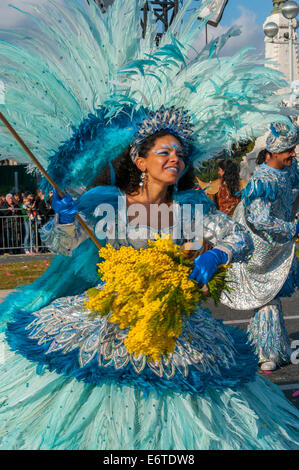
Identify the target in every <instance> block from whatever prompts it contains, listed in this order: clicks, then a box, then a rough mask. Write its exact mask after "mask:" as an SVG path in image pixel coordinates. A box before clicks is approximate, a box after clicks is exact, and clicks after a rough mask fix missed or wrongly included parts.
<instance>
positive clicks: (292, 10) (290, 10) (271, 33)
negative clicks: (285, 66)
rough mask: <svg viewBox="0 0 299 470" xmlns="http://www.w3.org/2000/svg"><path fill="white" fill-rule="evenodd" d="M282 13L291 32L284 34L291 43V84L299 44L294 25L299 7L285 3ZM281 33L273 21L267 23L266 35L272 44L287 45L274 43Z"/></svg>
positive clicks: (290, 2)
mask: <svg viewBox="0 0 299 470" xmlns="http://www.w3.org/2000/svg"><path fill="white" fill-rule="evenodd" d="M281 12H282V14H283V16H284V17H285V18H286V19H287V20H288V22H289V32H288V33H285V34H284V37H285V39H286V40H287V41H288V42H289V68H290V82H291V83H292V82H293V80H294V60H293V54H294V45H295V44H298V43H297V42H296V41H295V40H294V32H295V29H296V28H297V23H296V27H294V25H293V21H292V20H293V19H294V18H296V16H297V15H298V14H299V6H298V4H297V3H296V2H294V1H287V2H286V3H284V5H283V6H282V8H281ZM278 32H279V27H278V26H277V24H276V23H274V22H273V21H271V22H270V23H267V24H266V25H265V26H264V33H265V35H266V36H267V37H268V38H270V39H271V43H274V44H285V42H281V41H277V40H275V41H274V38H275V36H277V34H278Z"/></svg>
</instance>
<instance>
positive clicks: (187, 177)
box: [91, 129, 195, 197]
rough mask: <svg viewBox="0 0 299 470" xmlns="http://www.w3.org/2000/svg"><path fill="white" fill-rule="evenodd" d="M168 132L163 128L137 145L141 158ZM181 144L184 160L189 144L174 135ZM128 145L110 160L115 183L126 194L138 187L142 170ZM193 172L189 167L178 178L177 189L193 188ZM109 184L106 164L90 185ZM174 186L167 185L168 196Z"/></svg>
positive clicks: (188, 150) (108, 170) (109, 175)
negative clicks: (133, 160)
mask: <svg viewBox="0 0 299 470" xmlns="http://www.w3.org/2000/svg"><path fill="white" fill-rule="evenodd" d="M169 134H170V132H169V131H168V130H167V129H163V130H161V131H158V132H156V133H155V134H152V135H151V136H149V137H148V138H147V139H146V140H145V141H144V142H143V143H142V144H141V145H140V147H139V149H138V152H139V156H140V157H142V158H146V157H147V155H148V152H149V151H150V149H151V148H152V147H153V145H154V144H155V141H156V140H157V139H158V138H159V137H164V136H165V135H169ZM175 137H176V138H177V139H178V140H179V142H180V143H181V145H182V148H183V154H184V159H185V161H187V160H188V157H189V155H190V153H191V151H192V148H191V146H189V145H188V146H187V145H186V144H184V143H183V142H182V141H181V139H180V138H179V137H177V136H175ZM130 148H131V147H130V146H129V147H127V148H126V149H125V150H124V152H123V153H121V154H120V155H119V156H118V157H116V158H115V159H114V160H113V161H112V166H113V169H114V172H115V177H116V181H115V185H116V186H117V187H118V188H119V189H121V190H122V191H124V192H125V193H126V194H134V193H136V192H137V191H138V189H139V183H140V181H141V174H142V172H141V171H140V170H139V169H138V168H137V166H136V165H135V163H133V162H132V159H131V156H130ZM194 181H195V174H194V168H193V167H190V168H189V169H188V170H187V171H186V173H185V174H184V175H183V176H182V177H181V178H180V180H179V182H178V191H183V190H185V189H192V188H194V186H195V184H194ZM109 184H111V174H110V167H109V165H107V166H106V167H105V168H104V169H103V170H102V171H101V173H100V174H99V175H98V176H96V178H95V179H94V180H93V182H92V183H91V187H92V188H93V187H95V186H105V185H109ZM173 189H174V186H169V188H168V197H171V195H172V192H173Z"/></svg>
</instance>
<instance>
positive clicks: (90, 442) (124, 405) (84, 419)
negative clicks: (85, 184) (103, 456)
mask: <svg viewBox="0 0 299 470" xmlns="http://www.w3.org/2000/svg"><path fill="white" fill-rule="evenodd" d="M184 119H185V121H183V120H182V116H181V112H180V111H177V110H174V109H172V110H160V111H159V112H157V113H156V114H154V115H153V116H152V117H150V118H149V119H147V120H146V121H143V122H142V123H141V127H140V131H139V132H138V133H137V135H135V138H134V140H133V142H132V145H131V146H130V148H128V149H127V150H126V151H125V152H124V153H123V154H122V156H121V157H120V158H119V159H118V168H119V171H117V172H116V183H117V182H118V181H119V183H118V185H117V186H113V185H108V186H96V187H94V188H93V189H91V190H90V191H88V192H87V193H86V194H85V195H83V196H81V198H79V200H78V202H77V203H75V202H74V201H73V200H72V198H71V197H70V196H66V197H65V198H63V199H62V200H60V199H59V197H58V196H57V193H55V195H54V201H53V207H54V209H55V211H56V212H57V216H56V220H55V222H54V223H50V224H48V225H47V226H46V227H45V228H44V230H43V239H44V242H45V243H50V245H51V246H52V247H53V248H54V249H56V250H58V251H60V252H62V253H64V254H63V255H60V256H58V257H57V258H56V260H55V261H54V262H53V263H52V265H51V268H50V270H51V271H52V273H50V272H48V273H47V275H46V277H45V278H44V280H43V281H42V280H41V281H39V282H40V288H39V292H40V293H41V294H42V291H45V292H46V291H48V289H52V287H51V285H53V283H54V282H55V283H58V284H60V286H61V277H63V278H64V279H68V281H69V285H67V284H65V285H63V287H62V286H61V288H62V290H61V292H62V291H63V293H64V295H65V296H64V297H60V298H57V299H56V300H54V301H52V302H51V303H49V305H47V306H46V307H44V308H42V309H40V310H36V309H35V308H32V306H31V307H29V306H27V308H26V309H23V310H17V309H16V308H15V311H14V316H13V320H12V321H11V322H9V323H8V325H7V329H6V339H7V345H6V341H5V340H4V339H3V341H4V347H5V353H6V354H7V359H6V361H5V364H4V365H3V366H2V370H1V379H2V380H1V392H0V393H1V395H0V397H1V402H2V404H3V406H2V407H1V412H0V422H1V433H0V447H1V448H2V449H138V450H140V449H164V450H173V449H238V450H240V449H298V448H299V424H298V422H299V421H298V418H299V412H298V410H297V409H296V408H294V407H293V406H292V405H291V404H290V403H289V402H288V401H287V400H286V399H285V398H284V396H283V394H282V393H281V392H280V390H279V389H278V387H276V386H274V385H272V384H271V383H270V382H267V381H266V380H265V379H263V378H260V377H257V375H256V368H257V358H256V357H255V355H254V353H253V350H252V347H251V346H250V345H249V344H248V341H247V336H246V334H245V333H244V332H243V331H242V330H238V329H236V328H232V327H227V326H224V325H223V324H222V322H221V321H219V320H215V319H213V318H212V317H211V316H210V314H209V312H208V311H207V310H204V309H202V307H201V306H198V308H197V310H196V312H195V313H193V314H192V316H191V317H190V318H189V319H185V320H184V322H183V329H182V333H181V335H180V336H179V338H177V340H176V348H175V350H174V353H172V354H170V355H168V356H167V357H164V356H163V357H162V359H161V362H160V363H156V362H154V361H149V360H147V358H146V357H145V356H143V355H140V356H139V357H138V358H135V357H134V355H133V354H129V353H128V351H127V350H126V347H125V344H124V340H125V338H126V334H127V331H126V330H121V329H120V328H119V326H118V325H117V324H113V323H110V322H109V321H107V319H106V318H104V319H98V318H97V319H96V320H91V319H90V318H89V316H88V314H89V311H88V310H86V308H84V301H85V300H86V298H87V296H86V294H85V293H83V294H80V295H72V292H73V291H74V284H76V283H77V282H79V279H78V275H79V277H80V278H82V272H81V266H82V265H83V264H84V266H85V270H86V266H89V269H88V271H89V276H86V273H87V271H85V273H83V279H84V282H85V285H86V283H89V285H95V284H96V283H97V280H96V276H95V277H94V279H92V274H95V269H94V266H95V264H96V252H95V248H94V247H93V246H92V243H91V242H90V240H85V241H84V239H85V238H86V236H85V235H84V234H83V233H82V232H81V230H80V228H79V226H78V225H76V223H75V222H74V219H75V214H76V211H77V206H78V210H79V211H80V212H81V213H82V214H84V215H85V218H86V220H87V221H88V223H89V224H90V225H91V226H92V227H93V229H94V232H95V234H96V236H97V237H98V238H99V239H100V240H101V242H102V243H103V244H105V243H106V241H107V239H108V241H109V242H110V243H112V244H113V245H114V247H116V248H120V247H121V246H133V247H135V248H136V249H140V248H144V247H145V246H146V244H147V239H149V238H151V236H152V235H153V232H156V233H161V232H163V233H170V234H172V237H173V238H174V236H173V233H174V231H175V227H176V225H177V224H178V223H179V222H180V221H181V222H182V226H184V223H186V220H182V219H181V218H182V214H181V212H180V211H179V212H177V210H175V208H177V207H180V206H181V205H182V204H187V203H188V204H190V205H191V206H192V208H193V210H192V211H191V213H190V215H189V217H191V219H190V220H189V222H191V224H188V225H189V226H190V227H192V220H193V221H194V217H195V209H196V205H197V204H200V205H201V206H202V207H203V219H202V223H203V239H204V240H205V241H207V242H208V243H209V244H212V245H213V246H214V248H213V249H212V250H210V251H209V252H206V253H204V254H203V255H201V256H199V257H198V258H197V259H196V260H195V265H194V270H193V273H192V275H191V277H192V278H193V279H195V280H197V281H198V282H199V283H201V284H205V283H207V282H208V280H209V279H210V278H211V276H212V275H213V274H214V273H215V271H216V269H217V267H218V266H219V265H220V264H224V263H230V262H232V263H234V262H237V261H242V260H245V259H246V257H247V256H248V253H250V249H251V240H250V238H249V237H248V235H247V233H246V232H245V231H244V229H243V228H242V226H239V225H238V224H236V223H234V222H233V221H232V220H231V219H230V218H229V217H227V216H226V215H225V214H223V213H221V212H218V211H217V210H215V208H214V206H213V204H212V203H211V202H210V201H209V200H208V199H207V198H206V196H205V195H204V193H203V192H199V191H194V190H193V189H188V187H189V188H190V186H192V183H191V180H190V170H192V167H191V166H190V150H189V152H188V147H187V145H186V144H187V142H188V137H190V136H188V131H189V130H190V127H189V124H188V120H187V119H186V116H184ZM186 136H188V137H186ZM186 168H187V169H188V171H187V172H186V173H184V172H185V171H186ZM124 169H126V172H127V175H128V179H126V180H125V181H124V180H123V171H124ZM112 171H113V166H111V167H110V172H111V173H112ZM183 173H184V174H183ZM181 176H182V179H180V177H181ZM176 184H179V187H178V191H177V192H176V193H175V194H174V193H173V190H174V189H173V188H174V186H175V185H176ZM119 186H121V187H123V188H124V189H125V188H126V191H124V190H120V188H119ZM184 187H185V189H183V188H184ZM119 199H123V204H124V205H125V207H126V208H127V210H125V216H124V217H122V216H118V217H117V220H112V219H109V220H108V221H107V220H106V221H105V223H103V205H102V204H105V205H104V207H105V209H104V210H106V211H107V203H109V204H110V205H112V206H113V207H118V205H119V204H120V202H119ZM131 204H140V205H141V206H142V207H144V208H146V213H147V216H146V220H144V221H142V220H141V224H140V222H139V224H140V225H139V227H137V228H136V226H135V225H133V223H130V222H132V220H130V218H129V216H128V215H127V214H128V213H129V208H130V205H131ZM153 204H158V205H161V204H165V205H167V206H170V207H172V208H173V211H172V213H171V223H170V224H169V225H168V226H163V222H161V223H160V224H159V225H158V226H150V225H149V222H148V215H149V211H150V207H151V206H152V205H153ZM135 207H136V206H135ZM127 211H128V212H127ZM178 214H179V215H178ZM142 222H143V223H142ZM187 222H188V221H187ZM145 229H146V230H145ZM136 230H139V231H140V232H139V236H136ZM103 233H105V234H106V237H105V239H103ZM123 233H126V238H123V236H122V235H121V234H123ZM176 234H177V232H176ZM184 236H185V237H186V238H187V240H189V239H191V233H190V234H187V233H186V231H185V234H184ZM184 236H181V237H180V239H178V240H176V241H177V243H180V244H182V243H183V242H184V239H186V238H184ZM90 263H91V264H90ZM66 266H68V268H67V267H66ZM70 266H71V268H70ZM71 284H72V287H71ZM82 287H83V286H82ZM37 288H38V286H37V285H36V287H35V289H36V294H35V297H36V296H38V291H37ZM82 290H83V289H82ZM23 295H28V289H27V293H26V289H25V291H24V294H23ZM13 300H14V299H13V297H12V298H11V299H10V300H8V301H6V303H5V304H6V307H5V306H4V308H3V307H2V310H5V308H7V307H8V305H9V304H11V302H13ZM28 307H29V308H28ZM278 423H279V424H278Z"/></svg>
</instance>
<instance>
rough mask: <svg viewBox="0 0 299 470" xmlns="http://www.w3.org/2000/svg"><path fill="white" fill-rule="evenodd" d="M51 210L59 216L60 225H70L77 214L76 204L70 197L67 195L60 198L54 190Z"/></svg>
mask: <svg viewBox="0 0 299 470" xmlns="http://www.w3.org/2000/svg"><path fill="white" fill-rule="evenodd" d="M52 209H54V211H55V212H56V214H59V223H60V224H72V223H73V222H74V221H75V218H76V214H77V212H78V209H77V203H76V202H75V201H73V199H72V196H71V195H70V194H67V195H66V196H64V198H61V197H60V196H59V194H58V192H57V191H56V189H55V188H54V189H53V198H52Z"/></svg>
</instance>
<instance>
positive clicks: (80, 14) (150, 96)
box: [0, 0, 285, 186]
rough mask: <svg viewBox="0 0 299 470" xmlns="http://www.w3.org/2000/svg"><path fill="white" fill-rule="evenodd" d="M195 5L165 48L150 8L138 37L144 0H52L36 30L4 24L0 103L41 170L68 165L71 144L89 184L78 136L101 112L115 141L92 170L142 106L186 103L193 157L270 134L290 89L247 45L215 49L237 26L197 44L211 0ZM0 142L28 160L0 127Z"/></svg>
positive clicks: (41, 9) (6, 153)
mask: <svg viewBox="0 0 299 470" xmlns="http://www.w3.org/2000/svg"><path fill="white" fill-rule="evenodd" d="M191 4H192V2H191V1H190V0H188V1H186V2H185V3H184V5H183V6H182V7H181V9H180V11H179V13H178V15H177V16H176V17H175V19H174V21H173V23H172V25H171V26H170V28H169V30H168V31H167V32H166V33H165V34H164V35H163V37H162V38H161V42H160V45H159V46H157V45H156V43H155V35H156V25H155V21H154V17H153V15H152V12H149V23H148V29H147V32H146V35H145V37H144V38H143V37H142V31H141V26H140V9H141V7H142V6H143V1H141V0H131V1H130V2H123V1H121V0H115V2H114V3H113V5H112V7H111V8H109V9H108V11H107V14H105V15H103V14H102V13H101V11H100V9H99V8H98V7H97V6H96V5H95V4H94V2H92V3H91V5H90V7H88V6H87V5H86V8H84V6H83V3H81V2H80V0H65V3H64V4H63V5H61V3H60V2H58V1H57V0H50V1H49V2H46V3H43V4H41V5H39V6H38V8H37V9H36V10H35V11H34V14H32V15H30V19H33V20H34V21H35V28H34V30H32V31H31V35H30V37H28V31H24V30H22V29H16V30H15V31H8V30H5V29H4V30H3V29H2V30H1V38H2V39H1V41H0V61H1V79H2V80H4V81H5V86H6V97H5V101H6V103H5V105H2V106H1V108H2V110H3V112H4V114H5V115H6V117H7V119H8V120H9V121H10V122H11V123H12V124H13V125H14V127H15V128H16V130H17V131H18V132H19V134H20V135H21V137H22V138H23V139H24V141H25V142H26V143H27V145H29V147H30V148H31V149H32V150H33V152H34V153H35V154H36V155H37V157H38V158H39V160H40V161H41V163H42V164H43V165H44V166H45V168H48V169H49V170H50V169H51V168H53V166H54V162H55V161H57V158H58V156H59V158H60V159H62V160H61V164H63V163H64V164H65V166H64V168H65V172H68V171H69V170H70V160H69V156H67V157H66V160H65V162H63V159H64V158H65V156H66V153H65V152H62V149H65V146H69V153H68V155H70V152H71V149H72V152H73V153H72V158H73V161H72V164H71V171H72V175H73V178H74V181H79V180H80V184H81V186H82V184H83V186H84V185H86V183H84V182H83V181H82V179H80V176H81V174H82V162H85V164H87V162H88V161H89V158H90V156H91V153H90V150H88V151H87V150H86V151H87V155H84V152H85V150H84V149H85V146H84V142H81V147H80V146H78V147H76V151H74V150H75V149H74V148H73V147H72V145H73V144H72V142H73V141H74V136H75V135H76V131H77V130H78V129H79V128H80V126H85V122H86V119H89V116H95V117H96V116H97V115H98V113H102V111H103V112H104V114H105V116H106V119H107V121H101V122H102V124H101V125H102V126H106V125H107V122H108V121H109V123H110V128H109V136H110V139H112V140H113V141H115V143H116V144H117V145H115V146H114V150H113V152H111V151H110V150H109V153H107V154H105V153H104V152H102V151H101V152H98V153H97V154H95V155H94V156H93V158H95V160H94V161H92V166H91V171H94V172H96V171H98V169H99V168H102V167H103V165H104V164H106V163H107V162H108V161H109V160H111V159H113V158H115V157H116V156H117V154H118V153H119V151H121V149H122V145H121V144H120V139H119V137H118V133H119V129H120V128H124V126H126V131H127V135H129V134H130V133H131V134H130V135H131V136H133V132H134V127H135V125H136V120H135V119H133V120H132V121H131V122H129V121H128V120H127V119H126V117H125V116H128V115H130V116H133V115H134V113H135V111H137V112H138V110H144V113H143V114H146V112H147V110H157V109H159V108H160V107H161V106H162V105H164V106H165V107H170V106H175V107H184V108H185V109H187V110H188V111H189V113H190V115H191V116H192V120H193V122H194V137H195V141H194V153H193V159H194V164H197V162H198V161H199V160H203V159H207V158H212V157H213V156H215V155H217V154H219V151H221V150H224V149H226V150H227V151H230V150H231V148H232V145H233V144H234V143H235V142H242V141H245V140H248V139H250V138H254V137H258V136H259V135H262V134H264V132H265V130H266V128H267V124H268V123H269V122H271V121H272V120H273V119H274V118H277V117H278V116H277V115H278V114H279V109H280V107H279V106H280V102H281V99H282V97H281V95H277V94H276V93H275V92H276V91H277V90H278V89H280V88H282V87H283V86H285V82H284V80H283V78H282V75H281V74H280V73H279V72H277V71H276V70H273V69H270V68H265V67H264V64H263V62H262V61H261V60H260V59H256V58H255V57H254V56H253V55H252V54H250V53H249V52H250V51H249V49H248V48H247V49H245V50H242V51H240V52H238V53H237V54H235V55H234V56H233V57H219V56H218V54H219V51H220V50H221V49H222V48H223V46H224V45H225V43H226V41H227V40H228V39H229V37H231V36H235V35H237V34H238V33H239V29H238V28H237V27H233V28H231V29H230V30H229V31H228V32H226V33H225V34H224V35H222V36H220V37H219V38H217V39H216V40H213V42H212V43H211V44H210V45H208V46H207V47H204V48H203V49H202V50H200V49H199V50H196V51H194V44H195V43H196V38H197V36H198V34H199V32H200V31H201V29H202V28H203V26H204V24H205V22H204V21H198V17H199V16H200V11H201V9H202V8H204V6H205V5H206V2H201V3H200V4H199V6H198V7H197V8H196V9H194V12H193V13H192V14H187V12H189V10H190V8H191V6H192V5H191ZM24 5H26V2H24ZM18 11H19V12H20V15H21V14H24V15H27V13H26V12H23V10H21V9H18ZM45 45H47V47H46V50H47V54H45ZM209 51H210V52H211V54H210V57H209ZM194 54H195V59H194V60H190V57H192V55H193V57H194ZM20 65H21V67H20ZM248 111H250V112H248ZM121 116H123V121H122V122H120V121H121V120H122V119H121ZM136 116H137V115H136ZM115 120H116V121H117V125H115V128H114V130H113V125H114V124H113V123H114V122H116V121H115ZM92 122H94V124H95V125H97V128H96V131H92V129H90V138H91V136H92V135H100V134H103V133H104V129H103V128H102V130H101V129H100V128H99V126H100V124H99V122H96V119H95V120H94V121H92ZM0 139H1V149H2V152H1V153H2V155H3V158H13V159H17V160H18V161H20V162H27V156H26V154H25V153H24V151H23V150H22V149H21V148H20V147H19V145H18V144H17V143H16V142H14V141H13V139H12V138H11V135H10V134H9V133H8V131H7V130H6V129H4V128H3V127H1V128H0ZM91 141H92V139H91ZM129 141H130V139H129V138H128V139H126V142H129ZM99 142H100V140H99ZM101 143H102V142H101ZM94 145H95V146H97V145H98V144H97V143H96V141H95V142H94ZM99 145H100V146H101V144H99ZM104 147H105V148H106V146H104ZM80 148H81V150H80ZM79 150H80V151H79ZM95 153H96V152H95ZM88 155H89V156H88ZM76 167H77V170H76ZM94 176H95V174H92V175H91V172H90V177H94ZM60 180H63V178H62V177H60Z"/></svg>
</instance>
